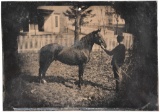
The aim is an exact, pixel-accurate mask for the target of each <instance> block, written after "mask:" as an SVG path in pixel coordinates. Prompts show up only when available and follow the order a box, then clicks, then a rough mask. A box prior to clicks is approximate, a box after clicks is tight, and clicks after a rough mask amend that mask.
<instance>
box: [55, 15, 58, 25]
mask: <svg viewBox="0 0 160 112" xmlns="http://www.w3.org/2000/svg"><path fill="white" fill-rule="evenodd" d="M55 27H58V16H55Z"/></svg>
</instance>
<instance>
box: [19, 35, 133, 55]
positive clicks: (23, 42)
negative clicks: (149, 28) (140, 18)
mask: <svg viewBox="0 0 160 112" xmlns="http://www.w3.org/2000/svg"><path fill="white" fill-rule="evenodd" d="M83 36H84V35H80V38H82V37H83ZM123 36H124V45H125V46H126V49H129V48H131V46H132V44H133V36H132V34H129V33H123ZM103 37H104V39H105V41H106V44H107V49H108V50H111V49H113V48H114V47H115V46H117V45H118V43H117V39H116V37H117V35H103ZM17 41H18V52H19V53H25V52H38V51H39V50H40V48H42V47H43V46H44V45H47V44H50V43H58V44H60V45H63V46H66V47H69V46H71V45H73V43H74V35H63V37H58V36H57V35H55V34H42V35H25V36H22V35H20V36H19V37H18V40H17ZM100 49H101V48H100V46H98V45H96V44H95V45H94V46H93V49H92V50H93V51H99V50H100Z"/></svg>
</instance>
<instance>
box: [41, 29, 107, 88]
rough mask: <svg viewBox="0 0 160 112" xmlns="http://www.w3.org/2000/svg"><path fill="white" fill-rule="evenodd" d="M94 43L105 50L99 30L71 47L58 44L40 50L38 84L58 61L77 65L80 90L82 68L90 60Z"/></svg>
mask: <svg viewBox="0 0 160 112" xmlns="http://www.w3.org/2000/svg"><path fill="white" fill-rule="evenodd" d="M94 43H96V44H98V45H100V46H101V47H105V48H106V43H105V41H104V39H103V38H102V36H101V35H100V30H99V29H98V30H96V31H93V32H92V33H90V34H88V35H86V36H84V37H83V38H81V40H80V41H78V42H76V43H75V44H74V45H72V46H71V47H63V46H61V45H59V44H56V43H52V44H48V45H46V46H44V47H42V48H41V49H40V57H39V58H40V59H39V64H40V68H39V78H40V82H45V80H44V78H45V74H46V71H47V69H48V67H49V66H50V64H51V63H52V62H53V61H54V60H58V61H60V62H62V63H65V64H68V65H77V66H78V67H79V84H78V87H79V88H81V83H82V77H83V72H84V68H85V65H86V63H87V62H89V60H90V53H91V51H92V47H93V45H94Z"/></svg>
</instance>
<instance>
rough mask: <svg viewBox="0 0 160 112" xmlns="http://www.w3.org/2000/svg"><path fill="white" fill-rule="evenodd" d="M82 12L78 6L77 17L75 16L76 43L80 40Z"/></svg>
mask: <svg viewBox="0 0 160 112" xmlns="http://www.w3.org/2000/svg"><path fill="white" fill-rule="evenodd" d="M79 23H80V13H79V11H78V7H77V8H76V18H75V38H74V43H75V42H76V41H78V40H79V31H80V25H79Z"/></svg>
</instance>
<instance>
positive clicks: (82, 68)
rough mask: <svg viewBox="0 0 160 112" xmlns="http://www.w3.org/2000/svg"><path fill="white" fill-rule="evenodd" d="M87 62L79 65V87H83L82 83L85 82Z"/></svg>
mask: <svg viewBox="0 0 160 112" xmlns="http://www.w3.org/2000/svg"><path fill="white" fill-rule="evenodd" d="M84 68H85V64H81V65H79V84H78V87H79V88H80V89H81V84H82V83H83V73H84Z"/></svg>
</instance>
